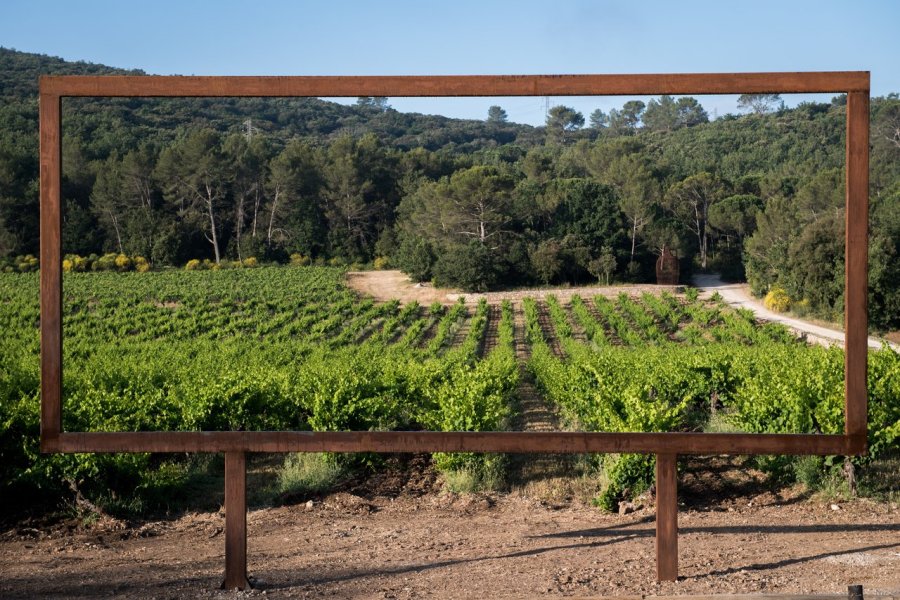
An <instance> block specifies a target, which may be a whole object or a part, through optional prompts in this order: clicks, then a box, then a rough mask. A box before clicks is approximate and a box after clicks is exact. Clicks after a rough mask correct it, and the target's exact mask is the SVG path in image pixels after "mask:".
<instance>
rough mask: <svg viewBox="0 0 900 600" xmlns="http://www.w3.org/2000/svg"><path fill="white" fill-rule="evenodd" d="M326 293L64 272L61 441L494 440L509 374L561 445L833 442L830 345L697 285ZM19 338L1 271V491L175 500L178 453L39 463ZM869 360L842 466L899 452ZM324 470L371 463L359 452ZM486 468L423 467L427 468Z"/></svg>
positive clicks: (625, 471)
mask: <svg viewBox="0 0 900 600" xmlns="http://www.w3.org/2000/svg"><path fill="white" fill-rule="evenodd" d="M343 277H344V272H343V271H342V270H340V269H334V268H324V267H287V268H257V269H241V270H223V271H188V272H185V271H163V272H150V273H67V274H66V275H65V280H64V325H63V327H64V348H63V350H64V365H65V374H64V391H63V395H64V428H65V429H67V430H73V431H74V430H82V431H147V430H173V431H174V430H288V429H290V430H316V431H338V430H417V429H426V430H439V431H460V430H462V431H491V430H504V429H510V428H511V427H512V424H513V423H514V422H516V419H515V416H516V413H517V410H518V408H519V404H518V397H517V396H518V394H517V392H518V390H519V389H520V387H521V386H522V385H523V384H525V382H524V381H522V378H523V377H527V378H529V379H530V380H533V382H534V385H535V386H536V387H537V389H538V390H539V393H540V394H541V396H542V399H543V401H544V402H546V403H547V404H549V405H550V408H551V409H552V410H554V411H556V412H557V413H558V414H559V415H560V423H561V426H563V427H565V428H568V429H577V430H587V431H614V432H620V431H704V430H709V429H711V428H718V429H717V430H720V431H721V430H733V431H747V432H779V433H814V432H819V433H839V432H841V431H842V429H843V353H842V351H841V350H840V349H836V348H831V349H826V348H822V347H813V346H808V345H806V344H805V343H804V342H803V341H802V340H798V339H796V338H795V336H794V335H793V334H792V333H791V332H790V331H788V330H787V329H784V328H783V327H781V326H778V325H774V324H764V325H761V324H758V323H757V322H756V321H755V319H754V317H753V315H752V314H751V313H749V312H746V311H742V310H737V311H735V310H732V309H731V308H729V307H727V306H726V305H725V304H724V303H723V302H721V301H720V299H717V298H716V297H713V298H712V299H709V300H702V299H700V298H698V296H697V294H696V290H691V289H688V290H687V293H686V294H684V295H674V294H670V293H666V292H663V293H661V294H658V295H657V294H651V293H643V294H640V295H637V296H629V295H627V294H619V295H618V296H616V297H611V298H608V297H605V296H596V297H580V296H577V295H576V296H573V297H572V299H571V301H570V302H569V303H567V304H563V303H561V302H560V301H559V300H558V299H557V298H555V297H553V296H549V297H547V298H546V300H541V301H537V300H534V299H530V298H525V299H524V300H523V301H522V302H521V303H520V304H519V303H517V304H516V305H513V304H511V303H510V302H508V301H507V302H504V303H503V304H502V305H489V304H488V303H486V302H485V301H484V300H483V299H482V300H481V301H479V302H478V303H477V304H466V303H465V301H464V299H461V300H460V301H459V302H457V303H455V304H453V305H451V306H444V305H441V304H439V303H436V304H433V305H431V306H420V305H419V304H416V303H414V302H413V303H409V304H406V305H401V304H400V303H399V302H397V301H393V302H383V303H378V302H375V301H373V300H372V299H367V298H360V297H359V296H357V295H356V294H355V293H353V292H351V291H350V290H349V289H348V288H347V287H345V285H344V283H343ZM517 313H519V316H520V322H521V323H523V324H524V325H523V326H522V327H517V326H516V325H515V323H516V320H517ZM38 324H39V310H38V276H37V274H35V273H26V274H2V275H0V328H2V330H3V331H4V336H3V338H2V339H0V365H2V366H3V368H2V370H0V427H2V437H0V439H2V442H0V454H2V455H0V459H2V460H0V486H2V488H3V495H5V496H7V497H12V495H11V494H12V493H13V492H15V493H17V497H21V498H28V497H31V496H33V495H35V494H36V493H38V492H39V491H40V492H41V493H43V494H44V495H45V496H50V497H58V496H60V495H62V494H65V493H66V490H67V489H68V486H69V485H71V484H72V482H74V483H75V484H76V485H78V486H79V487H80V489H81V490H82V491H83V492H84V493H85V494H88V495H92V496H93V497H95V498H96V497H101V496H104V495H109V494H112V495H116V494H118V495H119V496H134V495H137V496H140V495H141V494H144V495H148V496H149V495H152V492H154V491H158V489H160V488H165V487H166V486H168V487H177V486H179V485H183V483H184V481H183V479H184V473H185V471H184V470H183V469H182V470H180V469H179V468H177V467H178V465H179V464H180V463H183V462H184V460H185V459H184V458H183V457H180V458H179V457H175V458H172V457H166V456H162V457H161V456H154V455H148V454H140V455H52V456H41V455H40V454H39V453H38V444H37V439H38V422H39V419H38V415H39V373H40V371H39V335H38ZM517 345H518V346H521V347H524V348H525V353H524V355H523V354H517V353H516V350H515V348H516V347H517ZM869 364H870V366H869V373H870V383H869V391H870V404H869V427H870V436H869V437H870V447H871V454H870V457H869V458H868V459H862V461H861V462H859V463H857V466H864V461H865V460H871V458H872V457H878V456H881V455H884V454H887V453H891V452H896V450H897V445H898V437H900V357H898V355H897V354H896V353H894V352H892V351H891V350H889V349H884V350H880V351H877V352H874V353H872V354H871V355H870V363H869ZM341 460H343V461H345V463H346V464H351V465H352V466H354V467H355V468H360V469H378V460H377V459H376V458H373V457H367V456H356V457H344V458H342V459H341ZM494 461H495V459H494V458H490V457H487V458H486V457H483V456H476V455H446V454H444V455H436V456H435V457H434V463H435V465H436V466H437V468H438V469H439V470H441V471H443V472H445V473H451V472H456V471H459V470H469V471H472V472H475V473H479V472H482V471H486V470H488V468H490V469H495V468H496V467H497V465H496V464H495V462H494ZM286 464H287V463H286ZM652 465H653V463H652V457H642V456H613V457H606V458H603V459H602V464H601V466H602V468H603V469H604V471H605V473H606V481H607V483H606V485H605V486H604V487H603V489H602V490H599V496H598V498H597V500H598V503H599V504H600V505H601V506H602V507H604V508H607V509H613V508H614V507H615V505H616V503H617V501H618V500H620V499H622V498H623V497H624V496H625V495H626V494H627V493H634V492H637V491H640V489H641V488H642V487H643V486H646V485H648V484H649V483H650V480H651V475H652Z"/></svg>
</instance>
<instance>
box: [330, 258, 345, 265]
mask: <svg viewBox="0 0 900 600" xmlns="http://www.w3.org/2000/svg"><path fill="white" fill-rule="evenodd" d="M346 264H347V263H346V261H344V259H343V258H341V257H340V256H335V257H334V258H332V259H331V260H329V261H328V266H329V267H343V266H345V265H346Z"/></svg>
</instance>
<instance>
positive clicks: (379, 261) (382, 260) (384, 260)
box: [372, 256, 391, 271]
mask: <svg viewBox="0 0 900 600" xmlns="http://www.w3.org/2000/svg"><path fill="white" fill-rule="evenodd" d="M372 266H373V267H375V270H377V271H381V270H382V269H387V268H389V267H390V266H391V260H390V259H389V258H388V257H387V256H378V257H376V258H375V260H374V261H373V262H372Z"/></svg>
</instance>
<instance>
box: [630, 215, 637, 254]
mask: <svg viewBox="0 0 900 600" xmlns="http://www.w3.org/2000/svg"><path fill="white" fill-rule="evenodd" d="M631 223H632V227H631V261H630V262H634V244H635V240H636V239H637V219H632V221H631Z"/></svg>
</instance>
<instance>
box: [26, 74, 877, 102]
mask: <svg viewBox="0 0 900 600" xmlns="http://www.w3.org/2000/svg"><path fill="white" fill-rule="evenodd" d="M852 91H857V92H865V93H866V94H868V92H869V74H868V72H865V71H862V72H860V71H832V72H807V73H789V72H788V73H683V74H645V75H436V76H435V75H423V76H417V75H397V76H359V77H354V76H326V77H247V76H244V77H197V76H156V75H137V76H135V75H47V76H44V77H42V78H41V93H47V94H55V95H57V96H98V97H132V96H139V97H241V96H244V97H247V96H249V97H302V96H322V97H351V98H352V97H356V96H391V97H401V96H402V97H414V96H418V97H429V96H431V97H440V96H626V95H634V96H653V95H658V94H678V95H683V94H766V93H773V94H774V93H782V94H792V93H796V94H801V93H816V92H852Z"/></svg>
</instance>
